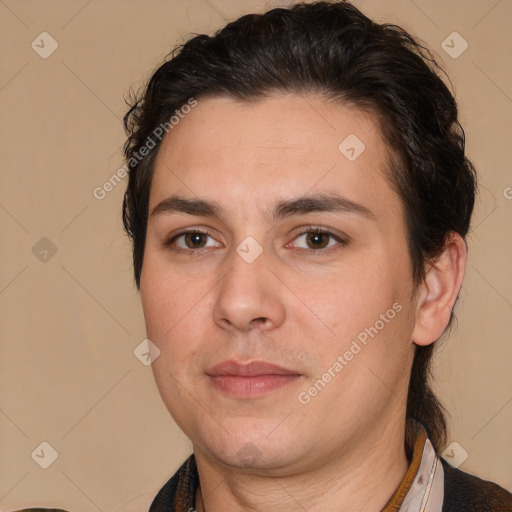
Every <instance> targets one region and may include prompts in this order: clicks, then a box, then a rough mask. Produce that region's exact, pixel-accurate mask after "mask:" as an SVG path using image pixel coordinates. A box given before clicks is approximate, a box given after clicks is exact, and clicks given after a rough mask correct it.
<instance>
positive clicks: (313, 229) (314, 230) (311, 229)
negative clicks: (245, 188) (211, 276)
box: [163, 226, 349, 255]
mask: <svg viewBox="0 0 512 512" xmlns="http://www.w3.org/2000/svg"><path fill="white" fill-rule="evenodd" d="M195 234H197V235H205V236H209V237H211V238H213V237H212V235H211V234H210V233H208V232H207V231H203V230H200V229H189V230H187V231H182V232H181V233H178V234H176V235H174V236H172V237H171V238H169V239H168V240H167V241H165V242H164V243H163V245H164V246H165V247H168V248H169V249H170V250H172V251H174V252H176V253H189V254H190V255H198V254H202V253H203V251H204V250H206V249H207V248H205V247H203V248H199V249H182V248H176V247H172V244H173V243H174V241H175V240H177V239H178V238H180V237H181V236H183V235H195ZM307 234H315V235H327V236H329V237H331V238H333V239H334V240H336V241H337V242H338V243H339V244H340V245H341V246H345V245H347V244H348V241H349V238H348V237H346V239H343V238H340V237H339V236H338V235H336V234H335V233H333V232H332V231H329V230H328V229H325V228H320V227H317V226H306V228H305V230H304V231H302V232H301V233H299V234H298V235H297V236H296V237H295V238H294V240H296V239H297V238H299V237H301V236H303V235H307ZM329 249H333V247H327V248H324V249H300V250H301V251H305V252H306V253H307V254H311V255H319V254H320V253H322V252H327V251H329Z"/></svg>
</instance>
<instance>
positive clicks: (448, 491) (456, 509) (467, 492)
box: [441, 458, 512, 512]
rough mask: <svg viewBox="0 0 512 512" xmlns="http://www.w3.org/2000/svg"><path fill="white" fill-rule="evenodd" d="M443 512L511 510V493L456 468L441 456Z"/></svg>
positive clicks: (510, 511) (497, 511) (509, 511)
mask: <svg viewBox="0 0 512 512" xmlns="http://www.w3.org/2000/svg"><path fill="white" fill-rule="evenodd" d="M441 462H442V464H443V469H444V504H443V512H462V511H464V512H473V511H474V512H512V494H511V493H510V492H508V491H507V490H506V489H504V488H503V487H500V486H499V485H498V484H495V483H494V482H489V481H487V480H482V479H481V478H478V477H477V476H475V475H471V474H469V473H465V472H464V471H461V470H460V469H457V468H455V467H453V466H452V465H450V464H449V463H448V462H446V461H445V460H444V459H443V458H441Z"/></svg>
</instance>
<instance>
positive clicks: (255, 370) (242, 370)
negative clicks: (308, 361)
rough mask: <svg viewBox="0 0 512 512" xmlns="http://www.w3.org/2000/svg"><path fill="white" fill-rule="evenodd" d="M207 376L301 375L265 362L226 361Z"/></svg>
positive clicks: (211, 370) (212, 369) (217, 365)
mask: <svg viewBox="0 0 512 512" xmlns="http://www.w3.org/2000/svg"><path fill="white" fill-rule="evenodd" d="M206 374H207V375H209V376H211V377H214V376H219V375H236V376H240V377H255V376H258V375H301V374H300V373H299V372H297V371H295V370H287V369H286V368H282V367H281V366H278V365H275V364H272V363H267V362H265V361H252V362H250V363H248V364H243V363H238V362H237V361H224V362H222V363H219V364H216V365H215V366H214V367H213V368H211V369H210V370H208V371H207V372H206Z"/></svg>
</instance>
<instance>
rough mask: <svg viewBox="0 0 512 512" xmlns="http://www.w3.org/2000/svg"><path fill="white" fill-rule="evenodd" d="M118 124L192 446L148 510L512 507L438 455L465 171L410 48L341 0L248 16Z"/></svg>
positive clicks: (160, 347) (145, 272)
mask: <svg viewBox="0 0 512 512" xmlns="http://www.w3.org/2000/svg"><path fill="white" fill-rule="evenodd" d="M125 126H126V128H127V132H128V136H129V138H128V141H127V143H126V145H125V156H126V159H127V162H128V164H129V166H130V169H131V170H130V176H129V183H128V188H127V191H126V194H125V200H124V204H123V221H124V225H125V229H126V231H127V233H128V235H129V236H130V237H131V239H132V241H133V261H134V273H135V282H136V285H137V288H138V289H139V290H140V293H141V300H142V306H143V311H144V317H145V322H146V328H147V336H148V338H149V339H150V340H151V344H150V349H151V350H152V352H153V358H154V360H153V363H152V367H153V372H154V375H155V380H156V383H157V386H158V388H159V391H160V393H161V395H162V398H163V400H164V402H165V404H166V406H167V408H168V410H169V412H170V413H171V415H172V416H173V418H174V420H175V421H176V423H177V424H178V425H179V426H180V428H181V429H182V430H183V431H184V433H185V434H186V435H187V436H188V437H189V438H190V439H191V441H192V443H193V449H194V453H193V454H192V455H191V456H190V457H189V458H188V459H187V460H186V461H185V462H184V464H183V465H182V467H181V468H180V469H179V470H178V472H177V473H176V474H175V475H174V476H173V477H172V478H171V479H170V480H169V481H168V482H167V483H166V484H165V485H164V487H163V488H162V489H161V491H160V492H159V493H158V495H157V496H156V498H155V500H154V501H153V504H152V505H151V508H150V511H151V512H157V511H171V510H176V511H192V510H197V511H199V512H202V511H206V512H219V511H235V510H236V511H238V510H244V511H268V510H274V511H279V510H283V511H284V510H286V511H292V510H293V511H295V510H297V511H299V510H307V511H308V512H315V511H320V510H322V511H339V510H347V511H352V512H353V511H363V510H364V511H379V510H382V511H386V512H388V511H398V510H400V511H402V512H403V511H420V510H421V511H426V512H431V511H441V510H442V511H459V510H460V511H473V510H475V511H476V510H478V511H497V510H502V511H503V510H512V495H511V494H510V493H508V492H507V491H506V490H505V489H503V488H501V487H499V486H498V485H496V484H494V483H491V482H487V481H483V480H481V479H479V478H477V477H475V476H472V475H469V474H467V473H464V472H462V471H460V470H458V469H455V468H454V467H452V466H450V465H449V464H448V463H447V462H446V461H444V460H443V459H441V458H440V457H439V453H440V452H441V450H442V447H443V444H444V443H445V441H446V423H445V419H444V416H443V410H442V407H441V405H440V404H439V403H438V402H437V400H436V397H435V395H434V394H433V392H432V390H431V388H430V386H429V366H430V360H431V356H432V352H433V348H434V346H435V342H436V340H438V339H439V338H440V336H441V335H442V334H443V332H444V331H445V329H446V328H447V326H448V325H449V323H450V321H451V318H452V309H453V306H454V304H455V301H456V299H457V296H458V293H459V290H460V287H461V284H462V281H463V276H464V271H465V265H466V259H467V248H466V243H465V236H466V234H467V232H468V229H469V224H470V218H471V213H472V209H473V203H474V194H475V185H476V180H475V172H474V169H473V166H472V165H471V163H470V162H469V161H468V159H467V158H466V156H465V154H464V135H463V131H462V129H461V127H460V125H459V123H458V120H457V107H456V103H455V100H454V98H453V97H452V94H451V93H450V91H449V90H448V88H447V87H446V86H445V85H444V83H443V82H442V80H441V79H440V78H439V76H438V75H437V73H436V65H435V63H434V61H433V60H432V58H431V56H430V54H429V53H428V52H427V51H426V50H425V49H424V48H422V47H421V46H420V45H419V44H418V43H416V42H415V40H414V39H413V38H412V37H411V36H409V35H408V34H407V33H405V32H404V31H403V30H402V29H400V28H399V27H396V26H391V25H379V24H376V23H374V22H372V21H371V20H370V19H368V18H367V17H366V16H364V15H363V14H362V13H361V12H360V11H359V10H357V9H356V8H355V7H353V6H352V5H350V4H348V3H345V2H317V3H313V4H309V5H308V4H296V5H294V6H292V7H290V8H289V9H274V10H271V11H269V12H267V13H266V14H264V15H248V16H244V17H242V18H240V19H238V20H236V21H234V22H233V23H230V24H228V25H227V26H226V27H224V28H223V29H222V30H220V31H218V32H217V33H216V34H215V35H214V36H213V37H208V36H206V35H198V36H196V37H194V38H192V39H191V40H189V41H188V42H187V43H186V44H185V45H183V46H182V47H181V48H180V49H179V51H177V52H175V53H174V54H173V55H172V58H171V59H170V60H169V61H168V62H166V63H165V64H164V65H162V66H161V67H160V68H159V69H158V70H157V71H156V72H155V73H154V75H153V76H152V78H151V80H150V82H149V84H148V86H147V88H146V90H145V91H144V93H143V95H142V96H141V97H139V98H138V100H137V101H136V102H135V103H134V105H133V106H132V108H131V109H130V111H129V112H128V113H127V115H126V116H125Z"/></svg>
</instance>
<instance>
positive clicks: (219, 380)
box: [206, 361, 304, 398]
mask: <svg viewBox="0 0 512 512" xmlns="http://www.w3.org/2000/svg"><path fill="white" fill-rule="evenodd" d="M206 375H207V376H208V378H209V380H210V383H211V384H212V386H213V387H214V389H216V390H217V391H220V392H222V393H224V394H226V395H229V396H232V397H237V398H257V397H260V396H264V395H266V394H268V393H271V392H273V391H277V390H278V389H280V388H283V387H286V386H288V385H290V384H292V383H295V382H297V381H299V380H301V379H302V378H303V377H304V376H303V375H302V374H301V373H299V372H297V371H295V370H289V369H286V368H283V367H281V366H277V365H275V364H272V363H267V362H265V361H252V362H250V363H248V364H242V363H238V362H237V361H224V362H222V363H219V364H217V365H215V366H214V367H212V368H211V369H210V370H208V371H207V372H206Z"/></svg>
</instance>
